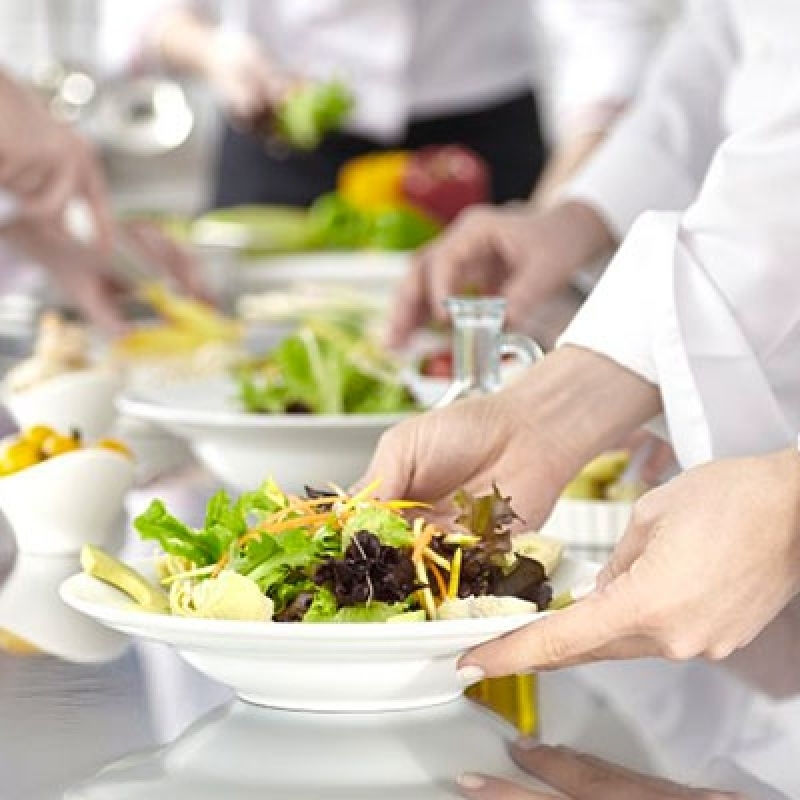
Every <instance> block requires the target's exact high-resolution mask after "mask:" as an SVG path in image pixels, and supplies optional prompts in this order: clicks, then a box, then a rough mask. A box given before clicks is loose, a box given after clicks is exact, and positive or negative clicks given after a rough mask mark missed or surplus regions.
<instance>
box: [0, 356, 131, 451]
mask: <svg viewBox="0 0 800 800" xmlns="http://www.w3.org/2000/svg"><path fill="white" fill-rule="evenodd" d="M120 386H121V380H120V377H119V375H117V374H116V373H115V372H113V371H111V370H105V369H87V370H83V371H80V372H68V373H66V374H64V375H58V376H56V377H55V378H51V379H50V380H47V381H45V382H43V383H41V384H38V385H37V386H33V387H32V388H30V389H25V390H23V391H12V390H11V389H10V388H9V387H8V386H5V387H3V402H4V403H5V405H6V406H7V408H8V410H9V412H10V413H11V416H12V417H13V418H14V421H15V422H16V423H17V426H18V427H19V428H20V429H21V430H24V429H25V428H32V427H33V426H34V425H48V426H50V427H51V428H54V429H55V430H57V431H58V432H59V433H64V434H67V433H69V432H70V431H71V430H73V429H74V430H79V431H80V432H81V435H82V436H83V438H84V440H85V441H87V442H93V441H96V440H97V439H102V438H103V437H104V436H107V435H108V432H109V430H110V429H111V425H112V423H113V422H114V416H115V410H114V399H115V397H116V395H117V392H118V391H119V389H120Z"/></svg>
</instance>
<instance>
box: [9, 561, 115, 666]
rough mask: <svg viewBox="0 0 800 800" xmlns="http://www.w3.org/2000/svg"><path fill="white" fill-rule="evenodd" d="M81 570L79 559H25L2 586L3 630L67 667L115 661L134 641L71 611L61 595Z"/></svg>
mask: <svg viewBox="0 0 800 800" xmlns="http://www.w3.org/2000/svg"><path fill="white" fill-rule="evenodd" d="M76 569H80V564H79V563H78V559H77V558H76V557H74V556H66V557H53V558H41V557H39V556H29V555H24V554H19V555H18V556H17V559H16V561H15V562H14V566H13V568H12V570H11V573H10V574H9V575H8V577H7V578H6V580H5V581H4V582H3V583H2V586H0V630H6V631H9V632H10V633H12V634H13V635H14V636H17V637H19V638H20V639H22V640H24V641H25V642H27V643H28V644H31V645H33V646H34V647H35V648H36V649H37V650H39V651H41V652H43V653H48V654H50V655H53V656H56V657H57V658H60V659H62V660H64V661H71V662H73V663H80V664H89V663H99V662H104V661H111V660H113V659H114V658H116V657H117V656H119V655H120V654H121V653H122V651H123V650H124V649H125V648H126V647H127V646H128V645H129V644H130V640H129V639H128V638H127V637H125V636H123V635H121V634H119V633H117V632H116V631H112V630H109V629H108V628H107V627H105V626H103V625H100V624H99V623H97V622H95V621H94V620H92V619H90V618H88V617H86V616H85V615H84V614H80V613H78V612H77V611H75V610H74V609H72V608H70V607H69V606H68V605H66V603H64V601H63V600H62V599H61V597H60V596H59V594H58V587H59V586H60V585H61V584H62V583H63V582H64V580H65V579H66V578H67V577H68V576H69V575H73V574H74V573H75V570H76Z"/></svg>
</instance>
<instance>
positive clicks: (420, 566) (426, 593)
mask: <svg viewBox="0 0 800 800" xmlns="http://www.w3.org/2000/svg"><path fill="white" fill-rule="evenodd" d="M414 567H415V569H416V571H417V580H418V581H419V582H420V583H424V584H425V586H426V588H425V589H420V590H419V592H418V593H417V594H418V596H419V604H420V605H421V606H422V607H423V608H424V609H425V613H426V614H427V615H428V619H436V618H437V616H438V615H437V613H436V603H435V601H434V599H433V592H432V591H431V590H430V586H429V585H428V584H429V581H428V571H427V570H426V569H425V564H424V563H423V562H422V561H421V560H420V561H417V562H416V563H415V564H414Z"/></svg>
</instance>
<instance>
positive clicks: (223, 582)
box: [169, 571, 275, 622]
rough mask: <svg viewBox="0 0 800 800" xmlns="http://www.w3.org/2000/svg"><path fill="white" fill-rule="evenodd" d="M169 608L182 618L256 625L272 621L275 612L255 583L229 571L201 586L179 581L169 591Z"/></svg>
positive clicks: (270, 601)
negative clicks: (254, 623) (247, 621)
mask: <svg viewBox="0 0 800 800" xmlns="http://www.w3.org/2000/svg"><path fill="white" fill-rule="evenodd" d="M169 605H170V610H171V611H172V613H173V614H175V615H176V616H180V617H199V618H203V619H227V620H234V619H235V620H250V621H255V622H265V621H269V620H271V619H272V615H273V612H274V610H275V608H274V604H273V602H272V600H270V598H269V597H267V596H266V595H264V594H263V593H262V592H261V590H260V589H259V588H258V586H257V584H256V583H255V582H254V581H251V580H250V579H249V578H246V577H245V576H244V575H239V574H238V573H236V572H230V571H226V572H222V573H221V574H220V575H218V576H217V577H216V578H207V579H205V580H202V581H199V582H196V581H193V580H191V579H184V580H178V581H176V582H175V583H174V584H173V585H172V588H171V589H170V593H169Z"/></svg>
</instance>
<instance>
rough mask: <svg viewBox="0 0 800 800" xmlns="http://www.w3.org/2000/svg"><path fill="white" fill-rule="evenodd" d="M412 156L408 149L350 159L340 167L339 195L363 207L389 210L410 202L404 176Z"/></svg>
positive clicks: (365, 208)
mask: <svg viewBox="0 0 800 800" xmlns="http://www.w3.org/2000/svg"><path fill="white" fill-rule="evenodd" d="M410 156H411V154H410V153H408V152H407V151H405V150H391V151H389V152H386V153H369V154H367V155H365V156H358V157H357V158H353V159H351V160H350V161H348V162H347V163H346V164H345V165H344V166H343V167H342V168H341V169H340V170H339V178H338V182H337V190H338V192H339V195H340V196H341V197H343V198H344V199H345V200H347V201H348V202H349V203H351V204H352V205H353V206H355V207H356V208H358V209H359V210H360V211H387V210H390V209H394V208H398V207H402V206H405V205H407V203H406V201H405V200H404V198H403V177H404V175H405V173H406V169H407V166H408V162H409V159H410Z"/></svg>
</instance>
